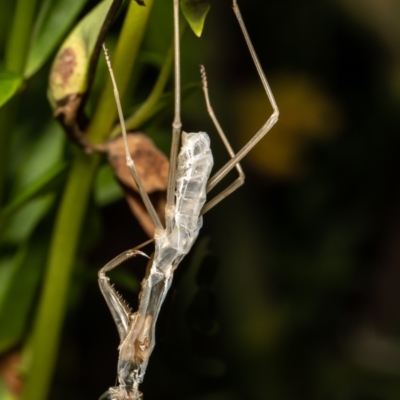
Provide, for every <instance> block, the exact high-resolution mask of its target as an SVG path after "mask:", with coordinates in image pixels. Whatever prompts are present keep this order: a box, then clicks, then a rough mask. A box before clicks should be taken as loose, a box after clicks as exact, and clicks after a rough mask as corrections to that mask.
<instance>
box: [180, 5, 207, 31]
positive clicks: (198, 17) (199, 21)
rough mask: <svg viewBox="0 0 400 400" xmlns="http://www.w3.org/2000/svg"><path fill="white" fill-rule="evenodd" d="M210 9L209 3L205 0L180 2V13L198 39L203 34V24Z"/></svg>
mask: <svg viewBox="0 0 400 400" xmlns="http://www.w3.org/2000/svg"><path fill="white" fill-rule="evenodd" d="M210 7H211V5H210V3H209V2H208V1H206V0H181V10H182V13H183V15H184V16H185V18H186V20H187V22H188V23H189V25H190V27H191V28H192V29H193V32H194V33H195V34H196V35H197V36H198V37H200V36H201V34H202V32H203V27H204V22H205V20H206V16H207V14H208V12H209V11H210Z"/></svg>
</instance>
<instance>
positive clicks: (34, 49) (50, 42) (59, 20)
mask: <svg viewBox="0 0 400 400" xmlns="http://www.w3.org/2000/svg"><path fill="white" fill-rule="evenodd" d="M86 3H87V0H74V1H65V0H45V1H43V3H42V6H41V8H40V11H39V14H38V17H37V18H36V23H35V27H34V33H33V40H32V46H31V48H30V51H29V54H28V61H27V65H26V68H25V73H24V75H25V77H26V78H29V77H30V76H32V75H33V74H34V73H35V72H36V71H37V70H38V69H39V68H40V67H41V66H42V65H43V64H44V63H45V62H46V60H47V59H48V58H49V57H50V55H51V53H52V52H53V51H54V50H55V48H56V46H57V44H58V43H59V41H60V40H61V39H62V38H63V36H64V35H65V34H66V33H67V32H68V30H69V28H70V27H71V24H72V23H73V21H74V20H75V18H76V17H77V16H78V14H79V13H80V12H81V11H82V8H83V7H84V5H85V4H86Z"/></svg>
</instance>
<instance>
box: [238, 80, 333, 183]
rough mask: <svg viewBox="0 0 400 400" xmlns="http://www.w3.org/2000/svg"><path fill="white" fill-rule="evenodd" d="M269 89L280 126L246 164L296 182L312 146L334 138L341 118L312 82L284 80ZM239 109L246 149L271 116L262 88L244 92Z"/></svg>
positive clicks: (277, 125)
mask: <svg viewBox="0 0 400 400" xmlns="http://www.w3.org/2000/svg"><path fill="white" fill-rule="evenodd" d="M270 83H271V86H272V91H273V93H274V95H275V99H276V102H277V104H278V107H279V110H280V117H279V121H278V122H277V124H276V125H275V126H274V127H273V128H272V130H271V131H270V132H269V133H268V134H267V136H266V137H265V138H264V139H263V140H262V141H261V142H260V143H259V144H258V145H257V146H256V147H255V148H254V149H253V150H252V151H251V153H250V154H249V156H248V160H247V162H248V163H249V164H250V165H251V166H252V167H253V168H254V169H256V170H257V171H258V172H260V173H265V174H268V175H270V176H273V177H275V178H278V179H291V178H295V177H298V176H299V175H300V174H301V173H302V172H304V171H305V168H306V165H307V161H306V159H305V157H304V155H305V150H307V147H308V146H309V144H310V143H311V141H313V140H324V139H327V138H330V137H332V135H333V134H334V133H336V132H337V131H338V127H339V125H340V120H341V115H340V112H339V111H338V109H337V107H336V105H335V104H333V101H332V100H331V99H330V98H329V97H328V95H327V94H326V93H324V92H323V91H322V90H321V89H319V88H318V87H317V85H316V84H315V83H314V82H313V81H312V80H311V79H310V78H306V77H298V76H291V75H284V76H280V77H278V78H276V79H272V80H271V82H270ZM235 109H236V113H234V116H233V118H235V124H236V126H237V127H238V131H239V132H240V136H241V139H240V140H241V143H245V142H247V141H248V140H250V138H251V137H252V136H253V135H254V134H255V133H256V132H257V131H258V130H259V129H260V127H261V126H262V124H263V123H264V122H265V121H266V120H267V118H268V117H269V115H271V113H272V111H271V107H270V106H269V105H268V100H267V97H266V95H265V93H263V92H262V91H260V85H259V84H258V83H257V84H254V85H248V84H247V85H246V86H245V87H242V88H240V89H239V95H238V96H237V97H236V102H235Z"/></svg>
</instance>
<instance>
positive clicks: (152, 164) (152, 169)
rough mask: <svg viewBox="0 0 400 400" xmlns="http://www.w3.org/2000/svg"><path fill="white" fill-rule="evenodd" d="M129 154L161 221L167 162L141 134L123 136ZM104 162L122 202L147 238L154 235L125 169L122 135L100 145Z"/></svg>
mask: <svg viewBox="0 0 400 400" xmlns="http://www.w3.org/2000/svg"><path fill="white" fill-rule="evenodd" d="M127 139H128V147H129V152H130V154H131V157H132V159H133V161H134V162H135V166H136V169H137V171H138V174H139V176H140V178H141V180H142V183H143V186H144V188H145V190H146V192H147V193H148V194H149V197H150V200H151V201H152V203H153V205H154V208H155V209H156V212H157V214H158V216H159V218H160V220H161V222H164V221H165V215H164V211H165V210H164V209H165V203H166V190H167V185H168V170H169V162H168V159H167V158H166V157H165V155H164V154H163V153H162V152H161V151H160V150H158V149H157V147H156V146H155V145H154V142H153V141H152V140H151V139H149V138H148V137H147V136H146V135H144V134H142V133H129V134H128V136H127ZM103 149H104V151H106V152H107V155H108V161H109V163H110V165H111V167H112V168H113V170H114V174H115V176H116V178H117V179H118V181H119V183H120V184H121V186H122V187H123V189H124V192H125V197H126V200H127V202H128V204H129V207H130V208H131V210H132V212H133V214H134V215H135V216H136V218H137V219H138V221H139V223H140V224H141V225H142V227H143V229H144V230H145V231H146V233H147V234H148V235H149V236H150V237H153V236H154V226H153V223H152V222H151V220H150V217H149V215H148V213H147V211H146V209H145V206H144V204H143V201H142V199H141V197H140V195H139V193H138V188H137V186H136V183H135V182H134V180H133V178H132V175H131V173H130V171H129V169H128V167H127V166H126V159H125V148H124V141H123V138H122V136H118V137H117V138H115V139H112V140H110V141H108V142H107V143H105V144H104V146H103Z"/></svg>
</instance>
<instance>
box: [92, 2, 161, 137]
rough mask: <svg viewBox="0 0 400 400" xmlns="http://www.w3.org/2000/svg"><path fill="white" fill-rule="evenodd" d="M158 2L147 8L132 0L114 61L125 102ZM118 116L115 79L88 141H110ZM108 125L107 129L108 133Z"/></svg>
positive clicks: (104, 96) (105, 92)
mask: <svg viewBox="0 0 400 400" xmlns="http://www.w3.org/2000/svg"><path fill="white" fill-rule="evenodd" d="M153 1H154V0H147V1H146V7H141V6H138V4H137V3H136V2H135V1H132V2H131V3H130V6H129V10H128V13H127V15H126V17H125V21H124V26H123V27H122V31H121V35H120V38H119V40H118V44H117V47H116V49H115V52H114V56H113V58H112V68H113V71H114V75H115V78H116V81H117V84H118V91H119V95H120V97H121V99H122V98H123V97H124V93H125V90H126V87H127V86H128V82H129V77H130V71H131V70H132V68H133V65H134V62H135V61H136V58H137V54H138V52H139V48H140V44H141V43H142V40H143V36H144V32H145V27H146V26H147V21H148V18H149V16H150V11H151V9H152V6H153ZM116 116H117V108H116V106H115V100H114V95H113V87H112V83H111V79H107V82H106V84H105V87H104V90H103V92H102V94H101V97H100V102H99V106H98V108H97V112H96V115H95V117H94V119H93V121H92V124H91V126H90V128H89V133H88V138H89V140H90V141H91V142H93V143H99V142H102V141H104V140H105V139H107V138H108V137H107V136H108V135H109V134H110V131H111V129H112V126H113V123H114V121H115V118H116ZM104 126H107V128H108V129H107V130H106V131H105V130H104V128H103V127H104Z"/></svg>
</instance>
